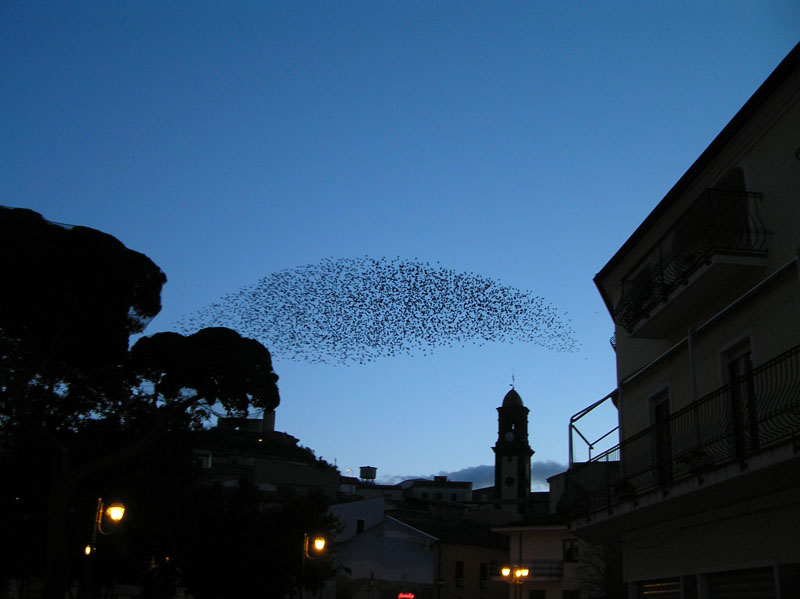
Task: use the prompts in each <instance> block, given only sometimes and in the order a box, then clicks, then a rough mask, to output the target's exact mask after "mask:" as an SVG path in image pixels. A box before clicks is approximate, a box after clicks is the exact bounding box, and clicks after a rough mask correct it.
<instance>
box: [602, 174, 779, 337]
mask: <svg viewBox="0 0 800 599" xmlns="http://www.w3.org/2000/svg"><path fill="white" fill-rule="evenodd" d="M761 201H762V195H761V194H760V193H755V192H746V191H724V190H719V189H707V190H706V191H705V192H704V193H703V195H701V196H700V197H699V198H698V199H697V200H696V201H695V202H694V203H693V204H692V205H691V206H690V207H689V209H688V210H687V211H686V212H684V214H683V215H682V216H681V217H680V218H679V219H678V220H677V221H676V222H675V223H674V224H673V225H672V227H670V229H669V230H668V231H667V232H666V233H665V234H664V235H662V236H661V238H660V239H659V240H658V241H657V242H656V243H655V244H654V245H653V246H652V247H651V248H650V249H649V250H648V251H647V253H646V254H645V256H644V257H643V258H642V259H641V260H640V261H639V262H638V263H637V264H636V266H634V267H633V268H632V269H631V270H630V271H629V272H628V274H627V275H626V276H625V277H624V278H623V280H622V290H621V295H620V300H619V302H618V303H617V305H616V307H615V308H614V318H615V320H616V321H617V322H618V323H619V324H621V325H622V326H623V327H625V328H626V329H627V330H628V331H629V332H630V331H631V330H632V328H633V326H634V325H635V324H636V323H637V322H638V321H639V320H640V319H641V318H642V317H644V316H646V315H647V314H649V313H650V311H651V310H652V309H653V308H654V307H655V306H656V305H657V304H658V303H659V302H661V301H664V300H665V299H666V298H667V297H668V296H669V294H670V293H671V292H672V291H673V290H674V289H675V288H676V287H678V285H680V284H682V283H685V282H686V281H687V280H688V278H689V277H690V276H691V275H692V274H694V272H695V271H697V270H698V269H699V268H700V267H701V266H702V265H703V264H706V263H709V262H710V260H711V257H712V256H713V255H715V254H726V255H745V256H761V255H765V254H766V253H767V235H768V234H769V232H768V231H767V229H766V228H765V227H764V225H763V223H762V222H761V217H760V216H759V214H758V210H757V206H758V204H759V203H760V202H761Z"/></svg>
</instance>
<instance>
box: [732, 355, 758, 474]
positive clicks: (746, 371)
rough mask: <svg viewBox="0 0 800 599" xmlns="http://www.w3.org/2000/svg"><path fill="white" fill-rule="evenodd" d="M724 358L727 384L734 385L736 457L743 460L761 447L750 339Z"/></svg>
mask: <svg viewBox="0 0 800 599" xmlns="http://www.w3.org/2000/svg"><path fill="white" fill-rule="evenodd" d="M724 359H725V361H726V373H725V374H726V376H727V379H728V380H727V381H726V382H727V384H728V385H729V386H730V408H731V412H730V413H731V428H732V435H733V445H734V450H735V452H736V456H737V457H738V458H740V459H741V458H744V457H745V456H747V455H748V454H750V453H753V452H757V451H758V448H759V439H758V409H757V404H756V396H755V395H756V394H755V385H754V383H753V361H752V358H751V355H750V342H749V340H745V341H744V342H742V343H740V344H739V345H737V346H736V347H734V348H733V349H732V350H730V351H728V352H726V356H725V358H724Z"/></svg>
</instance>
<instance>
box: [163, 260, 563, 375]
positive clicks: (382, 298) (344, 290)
mask: <svg viewBox="0 0 800 599" xmlns="http://www.w3.org/2000/svg"><path fill="white" fill-rule="evenodd" d="M208 326H226V327H229V328H232V329H234V330H236V331H238V332H239V333H240V334H241V335H244V336H246V337H251V338H253V339H257V340H258V341H260V342H261V343H263V344H264V345H265V346H266V347H267V348H268V349H269V350H270V352H271V353H272V355H273V358H275V357H280V358H288V359H292V360H299V361H306V362H311V363H316V362H320V363H326V364H342V365H347V364H359V363H360V364H363V363H366V362H370V361H374V360H376V359H378V358H383V357H392V356H397V355H414V354H418V353H422V354H424V355H427V354H429V353H431V352H432V351H433V350H435V349H436V348H439V347H453V346H466V345H483V344H484V343H491V342H499V343H531V344H535V345H538V346H541V347H543V348H545V349H548V350H554V351H558V352H573V351H577V349H578V348H579V344H578V342H577V341H576V339H575V334H574V331H573V329H572V326H571V324H570V321H569V319H568V318H567V317H566V313H563V314H562V313H560V312H558V311H557V310H556V309H555V308H554V307H553V306H552V305H550V304H548V303H547V302H546V301H545V300H544V299H543V298H541V297H539V296H536V295H534V294H532V293H530V292H528V291H523V290H520V289H517V288H514V287H508V286H505V285H502V284H500V283H498V282H497V281H494V280H492V279H489V278H486V277H483V276H480V275H475V274H471V273H462V272H456V271H454V270H450V269H447V268H443V267H441V266H439V265H438V264H435V265H431V264H430V263H426V262H419V261H416V260H407V259H400V258H395V259H387V258H370V257H362V258H340V259H326V260H322V261H321V262H320V263H319V264H309V265H306V266H299V267H296V268H290V269H287V270H282V271H279V272H276V273H273V274H270V275H267V276H266V277H264V278H262V279H260V280H259V281H258V282H257V283H256V284H255V285H253V286H249V287H245V288H243V289H241V290H239V291H237V292H235V293H231V294H230V295H227V296H225V297H223V298H221V299H220V300H219V301H217V302H215V303H213V304H211V305H209V306H207V307H206V308H203V309H201V310H199V311H198V312H196V313H194V314H191V315H188V316H185V317H183V318H182V319H181V320H180V321H179V322H178V323H177V328H178V329H179V330H181V331H182V332H184V333H190V332H194V331H196V330H198V329H200V328H203V327H208Z"/></svg>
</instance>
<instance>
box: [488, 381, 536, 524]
mask: <svg viewBox="0 0 800 599" xmlns="http://www.w3.org/2000/svg"><path fill="white" fill-rule="evenodd" d="M528 412H530V410H529V409H528V408H526V407H525V406H524V405H523V404H522V398H521V397H520V396H519V393H517V392H516V391H515V390H514V388H513V387H512V389H511V390H510V391H509V392H508V393H506V396H505V397H504V398H503V405H501V406H500V407H499V408H497V424H498V426H497V443H496V444H495V446H494V447H493V448H492V450H493V451H494V498H495V502H496V503H498V504H500V505H501V507H502V508H503V509H508V510H513V511H516V512H519V513H524V512H525V506H526V505H527V503H528V497H529V495H530V492H531V456H532V455H533V450H532V449H531V446H530V444H529V443H528Z"/></svg>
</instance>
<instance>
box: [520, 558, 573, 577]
mask: <svg viewBox="0 0 800 599" xmlns="http://www.w3.org/2000/svg"><path fill="white" fill-rule="evenodd" d="M524 565H525V567H527V568H528V569H529V570H530V572H529V574H528V578H562V577H563V576H564V562H563V561H562V560H560V559H534V560H530V561H526V562H525V564H524Z"/></svg>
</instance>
